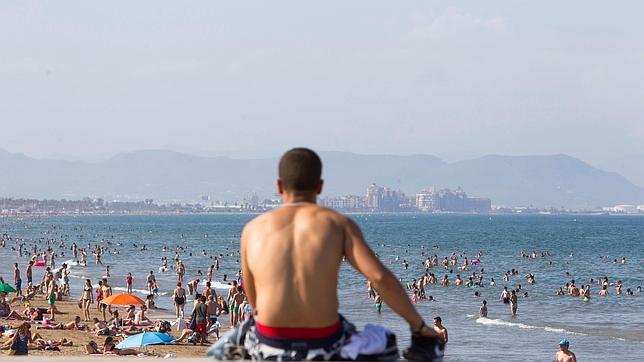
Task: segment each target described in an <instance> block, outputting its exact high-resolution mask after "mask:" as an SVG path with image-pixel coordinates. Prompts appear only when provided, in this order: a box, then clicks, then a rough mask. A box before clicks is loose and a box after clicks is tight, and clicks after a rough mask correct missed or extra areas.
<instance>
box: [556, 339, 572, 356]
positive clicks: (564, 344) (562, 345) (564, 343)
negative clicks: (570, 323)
mask: <svg viewBox="0 0 644 362" xmlns="http://www.w3.org/2000/svg"><path fill="white" fill-rule="evenodd" d="M568 347H570V341H568V339H567V338H564V339H562V340H561V341H559V349H560V351H559V352H557V354H556V355H555V362H577V357H576V356H575V354H574V353H572V352H571V351H570V350H568Z"/></svg>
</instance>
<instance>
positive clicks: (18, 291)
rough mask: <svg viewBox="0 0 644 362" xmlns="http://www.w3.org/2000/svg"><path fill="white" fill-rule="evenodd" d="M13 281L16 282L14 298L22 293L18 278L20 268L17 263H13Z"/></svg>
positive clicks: (20, 281)
mask: <svg viewBox="0 0 644 362" xmlns="http://www.w3.org/2000/svg"><path fill="white" fill-rule="evenodd" d="M13 282H14V283H15V284H16V298H17V297H20V296H21V295H22V279H21V278H20V268H18V263H13Z"/></svg>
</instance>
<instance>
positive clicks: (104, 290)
mask: <svg viewBox="0 0 644 362" xmlns="http://www.w3.org/2000/svg"><path fill="white" fill-rule="evenodd" d="M101 292H102V293H103V294H102V295H103V299H107V297H109V296H111V295H112V287H111V286H110V285H108V284H107V278H103V285H102V286H101ZM105 309H107V312H108V313H109V314H112V306H109V305H107V304H101V311H102V312H103V320H106V319H105Z"/></svg>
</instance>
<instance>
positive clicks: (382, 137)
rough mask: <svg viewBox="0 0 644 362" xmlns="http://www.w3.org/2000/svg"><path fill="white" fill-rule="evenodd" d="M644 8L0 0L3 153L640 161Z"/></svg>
mask: <svg viewBox="0 0 644 362" xmlns="http://www.w3.org/2000/svg"><path fill="white" fill-rule="evenodd" d="M642 14H644V2H642V1H639V0H634V1H619V2H607V1H587V0H585V1H551V2H548V1H520V0H513V1H502V2H501V1H470V2H466V1H464V2H458V3H456V2H452V1H426V0H424V1H395V2H392V1H373V0H370V1H320V2H309V1H289V2H284V1H257V2H251V1H243V2H242V1H217V2H216V1H203V2H202V1H190V2H179V1H159V0H154V1H123V2H121V1H114V0H111V1H104V2H93V1H91V2H90V1H76V2H68V1H48V2H44V1H43V2H26V1H12V2H9V1H3V2H2V3H1V4H0V47H1V48H0V148H3V149H6V150H9V151H11V152H22V153H26V154H28V155H30V156H35V157H60V158H74V159H99V158H104V157H107V156H109V155H112V154H114V153H117V152H122V151H130V150H137V149H149V148H170V149H176V150H183V151H190V152H193V153H200V154H209V155H228V156H234V157H255V156H274V155H277V154H279V153H281V152H282V151H283V150H285V149H286V148H287V147H290V146H294V145H307V146H310V147H313V148H316V149H322V150H344V151H354V152H361V153H397V154H410V153H429V154H436V155H438V156H441V157H444V158H446V159H448V160H454V159H461V158H467V157H476V156H480V155H483V154H488V153H497V154H511V155H514V154H543V153H568V154H571V155H574V156H577V157H580V158H582V159H585V160H587V161H590V162H603V161H606V160H607V159H610V158H613V157H620V156H622V155H627V154H637V153H644V21H643V20H642V19H643V18H642V16H643V15H642Z"/></svg>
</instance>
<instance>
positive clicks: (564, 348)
mask: <svg viewBox="0 0 644 362" xmlns="http://www.w3.org/2000/svg"><path fill="white" fill-rule="evenodd" d="M568 347H570V341H569V340H568V338H564V339H562V340H561V341H559V348H560V349H561V350H562V351H564V352H566V351H567V350H568Z"/></svg>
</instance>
